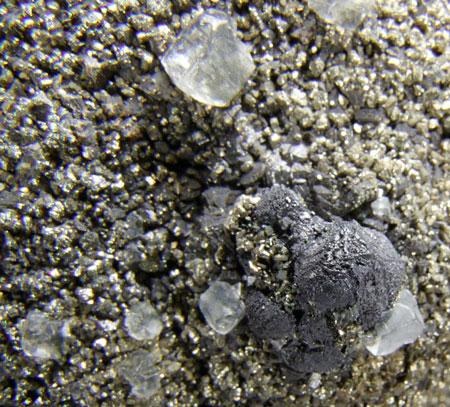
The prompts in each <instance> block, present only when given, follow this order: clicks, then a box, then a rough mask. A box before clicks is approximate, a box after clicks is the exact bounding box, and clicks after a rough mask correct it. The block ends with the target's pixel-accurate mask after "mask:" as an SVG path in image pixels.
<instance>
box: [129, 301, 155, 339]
mask: <svg viewBox="0 0 450 407" xmlns="http://www.w3.org/2000/svg"><path fill="white" fill-rule="evenodd" d="M125 327H126V328H127V331H128V334H129V335H130V336H131V337H132V338H134V339H137V340H140V341H141V340H151V339H154V338H156V337H157V336H159V334H160V333H161V331H162V329H163V324H162V322H161V318H160V316H159V314H158V312H157V311H156V309H155V308H154V307H153V305H152V304H150V302H148V301H143V302H138V303H137V304H134V305H133V306H132V307H131V308H130V309H129V310H127V312H126V316H125Z"/></svg>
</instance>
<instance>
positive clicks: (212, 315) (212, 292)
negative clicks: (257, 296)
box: [198, 281, 245, 335]
mask: <svg viewBox="0 0 450 407" xmlns="http://www.w3.org/2000/svg"><path fill="white" fill-rule="evenodd" d="M240 291H241V290H240V287H239V285H231V284H228V283H227V282H225V281H214V282H213V283H212V284H211V285H210V286H209V288H208V289H207V290H206V291H205V292H204V293H202V294H201V295H200V300H199V303H198V306H199V308H200V311H201V312H202V314H203V316H204V317H205V319H206V322H207V323H208V325H209V326H210V327H211V328H212V329H213V330H214V331H216V332H217V333H219V334H221V335H226V334H228V333H229V332H231V331H232V330H233V328H234V327H235V326H236V325H237V324H238V323H239V321H240V320H241V319H242V318H243V317H244V307H245V306H244V303H243V301H242V300H241V296H240Z"/></svg>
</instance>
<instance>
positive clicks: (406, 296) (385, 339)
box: [366, 289, 425, 356]
mask: <svg viewBox="0 0 450 407" xmlns="http://www.w3.org/2000/svg"><path fill="white" fill-rule="evenodd" d="M424 329H425V324H424V322H423V318H422V315H421V314H420V311H419V308H418V306H417V301H416V299H415V298H414V296H413V295H412V293H411V292H410V291H409V290H406V289H405V290H402V291H401V292H400V295H399V297H398V300H397V301H396V302H395V304H394V306H393V308H392V309H391V310H389V312H388V316H387V319H386V321H385V322H383V323H382V324H380V326H378V327H377V329H376V331H375V332H376V333H375V336H374V337H373V338H372V339H371V340H370V342H368V343H367V344H366V348H367V350H368V351H369V352H370V353H372V355H375V356H384V355H389V354H390V353H393V352H395V351H396V350H397V349H399V348H400V347H402V346H403V345H407V344H409V343H413V342H414V341H415V340H416V339H417V338H418V337H419V336H420V335H422V333H423V331H424Z"/></svg>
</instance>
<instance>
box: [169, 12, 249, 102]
mask: <svg viewBox="0 0 450 407" xmlns="http://www.w3.org/2000/svg"><path fill="white" fill-rule="evenodd" d="M161 62H162V64H163V66H164V69H165V70H166V72H167V73H168V75H169V76H170V78H171V79H172V81H173V82H174V84H175V85H176V86H177V87H178V88H179V89H181V90H182V91H183V92H184V93H186V94H187V95H189V96H190V97H192V98H193V99H195V100H197V101H199V102H201V103H204V104H207V105H211V106H219V107H224V106H227V105H228V104H229V103H230V102H231V100H232V99H233V98H234V97H235V96H236V95H237V94H238V93H239V91H240V90H241V88H242V86H243V85H244V83H245V82H246V81H247V79H248V78H249V77H250V75H251V73H252V72H253V70H254V69H255V65H254V64H253V60H252V57H251V55H250V50H249V48H248V47H247V46H246V45H245V44H244V43H243V42H242V41H240V40H239V38H238V37H237V30H236V23H235V22H234V20H232V19H231V18H230V17H229V16H228V15H227V14H225V13H223V12H221V11H218V10H213V9H212V10H208V11H206V12H204V13H203V14H201V15H200V16H199V17H198V18H197V19H195V21H194V22H193V24H192V25H191V27H190V28H188V29H185V30H183V31H182V32H181V34H180V35H179V37H178V38H177V40H176V41H175V43H174V44H172V46H171V47H170V48H169V49H168V51H167V52H166V53H165V55H164V56H163V57H162V59H161Z"/></svg>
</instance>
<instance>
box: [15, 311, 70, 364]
mask: <svg viewBox="0 0 450 407" xmlns="http://www.w3.org/2000/svg"><path fill="white" fill-rule="evenodd" d="M65 328H66V321H55V320H51V319H50V318H49V317H48V316H47V314H45V313H43V312H41V311H30V312H29V313H28V315H27V317H26V319H25V320H24V321H23V323H22V326H21V333H22V340H21V346H22V349H23V351H24V352H25V354H26V355H27V356H30V357H32V358H35V359H38V360H48V359H55V360H56V359H59V358H60V357H61V354H62V345H63V341H64V337H65V336H66V329H65Z"/></svg>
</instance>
